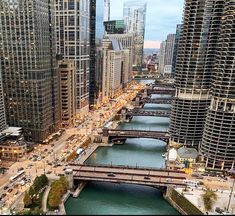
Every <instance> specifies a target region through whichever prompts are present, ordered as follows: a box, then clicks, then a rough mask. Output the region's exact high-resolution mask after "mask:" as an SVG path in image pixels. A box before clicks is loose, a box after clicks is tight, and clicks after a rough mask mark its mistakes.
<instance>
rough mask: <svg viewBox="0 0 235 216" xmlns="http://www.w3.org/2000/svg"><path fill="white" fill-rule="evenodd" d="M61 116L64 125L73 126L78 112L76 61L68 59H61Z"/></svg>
mask: <svg viewBox="0 0 235 216" xmlns="http://www.w3.org/2000/svg"><path fill="white" fill-rule="evenodd" d="M59 86H60V91H59V95H60V100H59V101H60V118H61V125H62V127H69V126H73V124H74V120H75V119H74V116H75V113H76V109H75V100H74V86H75V74H74V62H73V61H71V60H68V59H65V60H62V61H59Z"/></svg>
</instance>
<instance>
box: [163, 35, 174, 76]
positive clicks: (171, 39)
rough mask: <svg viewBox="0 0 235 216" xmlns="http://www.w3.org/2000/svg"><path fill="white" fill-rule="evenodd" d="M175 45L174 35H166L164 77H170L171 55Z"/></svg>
mask: <svg viewBox="0 0 235 216" xmlns="http://www.w3.org/2000/svg"><path fill="white" fill-rule="evenodd" d="M174 45H175V34H168V35H167V39H166V47H165V57H164V76H167V77H171V73H172V64H173V53H174Z"/></svg>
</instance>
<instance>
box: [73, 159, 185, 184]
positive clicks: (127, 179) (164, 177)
mask: <svg viewBox="0 0 235 216" xmlns="http://www.w3.org/2000/svg"><path fill="white" fill-rule="evenodd" d="M69 166H70V168H71V169H72V170H73V178H74V180H81V181H101V182H112V183H126V184H138V185H146V186H152V187H167V186H170V185H171V186H182V187H183V186H185V183H184V180H185V179H186V177H187V175H186V174H185V173H184V172H183V171H173V170H167V169H156V168H141V167H137V166H136V167H130V166H116V165H115V166H113V165H95V166H94V165H84V164H75V163H73V164H69Z"/></svg>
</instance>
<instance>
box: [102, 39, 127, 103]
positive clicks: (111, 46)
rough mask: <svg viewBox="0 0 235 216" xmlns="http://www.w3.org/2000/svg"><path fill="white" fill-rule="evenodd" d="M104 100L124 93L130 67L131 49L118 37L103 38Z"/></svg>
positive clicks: (104, 101)
mask: <svg viewBox="0 0 235 216" xmlns="http://www.w3.org/2000/svg"><path fill="white" fill-rule="evenodd" d="M102 47H103V50H102V52H103V64H102V65H103V74H102V75H103V76H102V102H103V103H106V102H107V101H108V100H109V99H113V98H115V97H117V96H119V95H120V94H121V93H122V88H123V86H124V85H125V82H126V80H127V74H128V67H129V61H128V59H129V50H124V49H123V48H122V45H121V43H120V42H119V41H118V40H116V39H111V38H108V37H105V38H104V39H103V46H102Z"/></svg>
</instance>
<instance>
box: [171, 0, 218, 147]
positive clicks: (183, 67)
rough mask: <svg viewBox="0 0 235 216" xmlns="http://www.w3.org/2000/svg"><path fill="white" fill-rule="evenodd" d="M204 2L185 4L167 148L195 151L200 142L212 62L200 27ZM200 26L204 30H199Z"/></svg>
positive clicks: (187, 1)
mask: <svg viewBox="0 0 235 216" xmlns="http://www.w3.org/2000/svg"><path fill="white" fill-rule="evenodd" d="M204 11H205V0H186V1H185V9H184V20H183V28H182V37H180V41H179V49H178V56H177V62H176V73H175V88H176V93H175V98H174V100H173V102H172V108H171V118H170V127H169V133H170V136H171V138H170V146H179V145H185V146H193V147H196V148H197V147H198V145H199V144H200V143H201V140H202V133H203V127H204V123H205V117H206V112H207V108H208V106H209V103H210V98H209V89H210V77H211V68H210V65H211V64H212V63H213V59H210V58H208V59H206V58H207V56H208V55H209V54H210V55H212V56H213V50H212V53H209V52H208V55H206V54H207V38H208V27H206V25H204V22H203V15H204ZM203 25H204V27H203Z"/></svg>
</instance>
